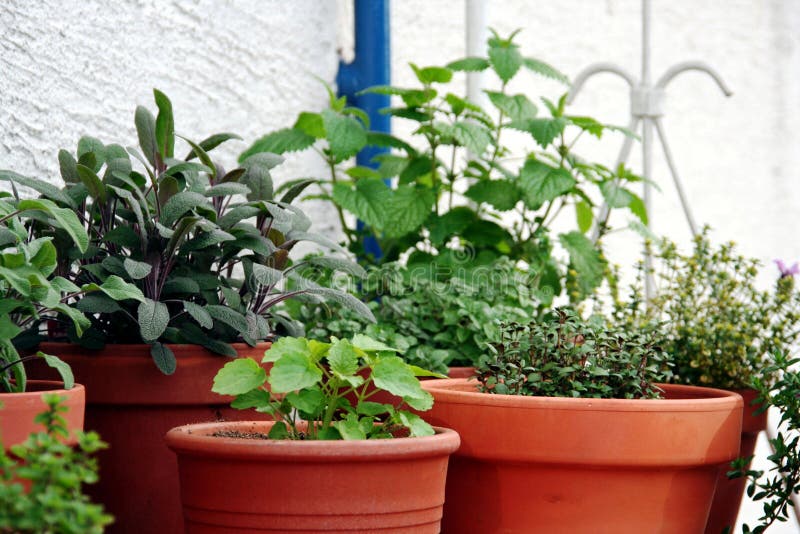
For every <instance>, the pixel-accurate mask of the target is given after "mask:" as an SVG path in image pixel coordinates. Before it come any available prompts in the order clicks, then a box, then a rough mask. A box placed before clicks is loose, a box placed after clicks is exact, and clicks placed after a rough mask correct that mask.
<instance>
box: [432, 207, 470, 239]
mask: <svg viewBox="0 0 800 534" xmlns="http://www.w3.org/2000/svg"><path fill="white" fill-rule="evenodd" d="M476 219H477V214H476V213H475V212H474V211H473V210H472V209H470V208H468V207H466V206H458V207H455V208H453V209H451V210H450V211H448V212H447V213H445V214H444V215H441V216H439V217H435V216H433V217H432V218H431V219H430V220H429V221H428V223H427V226H428V230H429V232H430V239H431V242H432V243H433V244H434V245H437V246H438V245H441V244H442V243H444V242H445V240H446V239H447V238H449V237H450V236H452V235H456V234H460V233H461V232H463V231H464V229H465V228H466V227H467V226H469V225H470V224H471V223H472V222H474V221H475V220H476Z"/></svg>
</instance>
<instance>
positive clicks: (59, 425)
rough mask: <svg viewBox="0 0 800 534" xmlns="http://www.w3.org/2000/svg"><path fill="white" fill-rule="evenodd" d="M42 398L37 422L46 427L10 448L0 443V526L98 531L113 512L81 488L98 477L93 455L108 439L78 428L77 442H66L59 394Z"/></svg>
mask: <svg viewBox="0 0 800 534" xmlns="http://www.w3.org/2000/svg"><path fill="white" fill-rule="evenodd" d="M43 398H44V401H45V402H46V403H47V408H48V409H47V411H45V412H43V413H41V414H39V415H37V416H36V422H37V423H40V424H42V425H43V426H44V427H45V429H46V431H45V432H40V433H36V434H32V435H31V436H29V437H28V440H27V441H26V442H25V443H22V444H20V445H15V446H13V447H11V451H10V453H9V451H6V450H5V449H3V448H1V447H0V479H2V484H0V532H14V533H31V534H99V533H102V532H103V530H104V527H105V526H106V525H109V524H110V523H111V522H112V521H113V518H112V517H111V516H110V515H108V514H106V513H105V512H104V511H103V507H102V505H99V504H94V503H92V502H91V501H90V500H89V498H88V497H87V496H86V495H84V494H83V485H84V484H93V483H95V482H97V461H96V460H95V459H94V458H92V457H91V455H92V454H94V453H95V452H97V451H99V450H101V449H104V448H105V447H106V444H105V443H103V442H102V441H100V438H99V437H98V435H97V434H96V433H94V432H88V433H85V432H79V433H78V434H77V436H76V437H77V441H78V444H77V446H76V447H71V446H69V445H67V444H65V443H64V439H65V438H67V437H68V432H67V427H66V422H65V421H64V418H63V417H62V415H61V414H62V413H64V412H65V411H66V410H67V408H66V407H65V406H63V405H62V404H61V402H62V401H61V398H60V397H59V396H58V395H55V394H45V395H43ZM0 409H2V408H0Z"/></svg>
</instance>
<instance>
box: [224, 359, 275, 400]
mask: <svg viewBox="0 0 800 534" xmlns="http://www.w3.org/2000/svg"><path fill="white" fill-rule="evenodd" d="M266 381H267V372H266V371H265V370H264V368H263V367H261V366H260V365H258V363H257V362H256V361H255V360H252V359H250V358H237V359H235V360H233V361H231V362H228V363H226V364H225V365H224V366H223V367H222V369H220V370H219V371H218V372H217V375H216V376H215V377H214V385H213V386H212V387H211V391H213V392H214V393H219V394H220V395H244V394H246V393H249V392H251V391H252V390H254V389H256V388H260V387H261V386H263V385H264V383H265V382H266Z"/></svg>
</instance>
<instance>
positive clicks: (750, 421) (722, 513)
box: [706, 389, 767, 534]
mask: <svg viewBox="0 0 800 534" xmlns="http://www.w3.org/2000/svg"><path fill="white" fill-rule="evenodd" d="M736 393H738V394H739V395H741V396H742V398H743V399H744V416H743V418H742V442H741V449H740V451H739V456H741V457H745V458H746V457H748V456H752V455H753V452H754V451H755V449H756V441H758V434H759V433H761V431H762V430H766V428H767V412H764V413H761V414H758V415H755V413H754V412H755V411H756V409H757V408H758V406H754V405H753V401H754V400H756V398H758V392H756V391H755V390H753V389H740V390H736ZM747 467H748V468H749V467H750V464H747ZM726 471H727V469H726V470H724V471H723V472H722V473H720V476H719V481H718V482H717V491H716V493H714V502H713V504H712V505H711V513H710V514H709V517H708V525H707V526H706V534H721V533H722V531H723V530H724V528H725V527H726V526H728V525H730V527H731V532H733V528H734V527H735V526H736V518H737V517H738V516H739V508H740V507H741V504H742V497H743V496H744V488H745V486H746V483H747V480H746V479H745V478H735V479H733V480H730V479H728V477H727V475H726V474H725V472H726Z"/></svg>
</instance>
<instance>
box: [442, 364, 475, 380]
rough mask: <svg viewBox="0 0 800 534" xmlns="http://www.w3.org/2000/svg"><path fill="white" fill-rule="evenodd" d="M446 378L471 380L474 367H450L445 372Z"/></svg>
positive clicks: (473, 374)
mask: <svg viewBox="0 0 800 534" xmlns="http://www.w3.org/2000/svg"><path fill="white" fill-rule="evenodd" d="M447 376H448V377H450V378H472V377H473V376H475V368H474V367H450V368H448V370H447Z"/></svg>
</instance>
